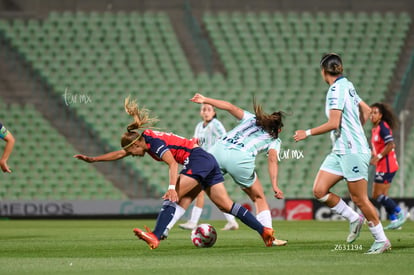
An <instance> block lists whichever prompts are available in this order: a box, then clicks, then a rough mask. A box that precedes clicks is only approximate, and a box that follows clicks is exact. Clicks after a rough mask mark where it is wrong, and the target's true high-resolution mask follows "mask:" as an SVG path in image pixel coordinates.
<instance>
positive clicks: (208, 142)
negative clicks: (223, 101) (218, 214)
mask: <svg viewBox="0 0 414 275" xmlns="http://www.w3.org/2000/svg"><path fill="white" fill-rule="evenodd" d="M200 116H201V117H202V119H203V121H200V122H199V123H198V124H197V126H196V128H195V131H194V137H195V138H197V139H198V145H200V147H201V148H203V149H204V150H206V151H208V150H209V149H210V148H211V147H212V146H213V145H214V144H215V143H216V142H217V140H218V139H219V138H221V137H222V136H223V135H225V134H226V129H225V128H224V126H223V124H222V123H221V122H220V121H219V120H218V119H217V114H216V110H215V109H214V107H213V106H211V105H210V104H202V105H201V109H200ZM203 207H204V191H201V192H200V194H198V196H197V198H196V200H195V203H194V207H193V210H192V211H191V217H190V219H189V220H188V221H187V222H186V223H183V224H180V225H179V226H180V228H182V229H189V230H193V229H194V228H196V227H197V224H198V221H199V220H200V217H201V213H202V211H203ZM223 214H224V217H225V218H226V220H227V224H226V225H225V226H224V228H223V230H236V229H238V228H239V224H238V223H237V221H236V219H235V218H234V216H233V215H230V214H227V213H223ZM171 227H172V226H171ZM167 228H168V229H171V228H170V227H169V226H167Z"/></svg>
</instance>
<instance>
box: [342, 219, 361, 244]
mask: <svg viewBox="0 0 414 275" xmlns="http://www.w3.org/2000/svg"><path fill="white" fill-rule="evenodd" d="M364 221H365V218H364V216H362V215H360V216H359V218H358V220H356V221H354V222H351V223H350V224H349V235H348V237H347V238H346V241H347V243H353V242H354V241H355V240H356V239H357V238H358V237H359V234H360V233H361V228H362V225H363V224H364Z"/></svg>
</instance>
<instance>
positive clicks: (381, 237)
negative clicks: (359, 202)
mask: <svg viewBox="0 0 414 275" xmlns="http://www.w3.org/2000/svg"><path fill="white" fill-rule="evenodd" d="M368 227H369V231H371V234H372V236H373V237H374V239H375V241H376V242H385V241H386V240H387V237H386V236H385V233H384V229H383V228H382V224H381V222H380V223H379V224H377V225H375V226H374V224H373V223H372V222H368Z"/></svg>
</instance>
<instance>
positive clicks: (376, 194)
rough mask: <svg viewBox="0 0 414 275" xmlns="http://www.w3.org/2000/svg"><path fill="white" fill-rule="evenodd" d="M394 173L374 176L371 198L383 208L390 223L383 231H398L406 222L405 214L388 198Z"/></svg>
mask: <svg viewBox="0 0 414 275" xmlns="http://www.w3.org/2000/svg"><path fill="white" fill-rule="evenodd" d="M394 175H395V172H394V173H379V172H377V173H376V175H375V183H374V185H373V192H372V193H373V194H372V198H373V199H375V200H377V201H378V202H379V203H380V204H381V205H383V206H384V207H385V210H386V211H387V214H388V217H389V219H390V221H391V223H390V224H389V225H387V226H386V227H385V228H384V229H398V228H400V227H401V225H402V224H404V223H405V221H406V220H407V216H408V215H407V213H406V211H404V210H403V209H401V207H399V206H398V205H397V203H396V202H395V201H394V200H393V199H391V198H390V197H389V196H388V190H389V189H390V186H391V182H392V179H393V177H394Z"/></svg>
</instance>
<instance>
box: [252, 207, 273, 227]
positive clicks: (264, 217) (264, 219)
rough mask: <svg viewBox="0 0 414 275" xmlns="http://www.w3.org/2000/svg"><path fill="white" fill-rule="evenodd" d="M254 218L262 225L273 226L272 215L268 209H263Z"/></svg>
mask: <svg viewBox="0 0 414 275" xmlns="http://www.w3.org/2000/svg"><path fill="white" fill-rule="evenodd" d="M256 219H257V220H258V221H259V222H260V223H261V224H263V226H264V227H269V228H273V226H272V215H271V214H270V210H264V211H262V212H260V213H259V214H257V215H256Z"/></svg>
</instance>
